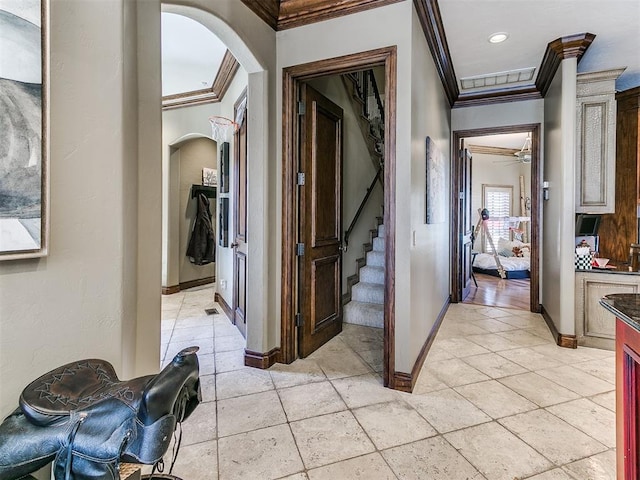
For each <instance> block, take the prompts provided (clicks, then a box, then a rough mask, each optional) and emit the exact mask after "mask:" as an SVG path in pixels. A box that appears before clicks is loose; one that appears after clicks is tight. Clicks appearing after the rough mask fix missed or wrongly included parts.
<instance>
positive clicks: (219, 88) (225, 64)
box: [162, 50, 240, 110]
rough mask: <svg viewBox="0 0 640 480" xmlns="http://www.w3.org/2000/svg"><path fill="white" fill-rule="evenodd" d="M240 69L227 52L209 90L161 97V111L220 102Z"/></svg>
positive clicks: (234, 59)
mask: <svg viewBox="0 0 640 480" xmlns="http://www.w3.org/2000/svg"><path fill="white" fill-rule="evenodd" d="M238 68H240V64H239V63H238V61H237V60H236V58H235V57H234V56H233V54H232V53H231V52H230V51H229V50H227V51H226V52H225V54H224V57H222V62H221V63H220V67H219V68H218V72H217V73H216V78H215V79H214V80H213V83H212V85H211V87H210V88H204V89H201V90H192V91H191V92H183V93H175V94H172V95H165V96H164V97H162V109H163V110H170V109H173V108H179V107H187V106H192V105H200V104H203V103H217V102H220V101H222V99H223V98H224V94H225V93H226V92H227V90H228V89H229V85H231V82H232V81H233V77H234V76H235V74H236V72H237V71H238Z"/></svg>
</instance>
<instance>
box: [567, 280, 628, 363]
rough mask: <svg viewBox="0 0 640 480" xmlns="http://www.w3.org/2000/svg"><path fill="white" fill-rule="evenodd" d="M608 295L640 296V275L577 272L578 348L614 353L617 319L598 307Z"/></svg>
mask: <svg viewBox="0 0 640 480" xmlns="http://www.w3.org/2000/svg"><path fill="white" fill-rule="evenodd" d="M611 293H640V275H632V274H628V273H626V274H625V273H605V272H589V271H587V272H576V295H575V316H576V324H575V328H576V337H577V340H578V345H579V346H581V347H593V348H604V349H607V350H614V349H615V338H616V317H615V315H613V314H612V313H611V312H608V311H607V310H605V309H604V308H602V307H601V306H600V299H601V298H602V297H603V296H604V295H609V294H611Z"/></svg>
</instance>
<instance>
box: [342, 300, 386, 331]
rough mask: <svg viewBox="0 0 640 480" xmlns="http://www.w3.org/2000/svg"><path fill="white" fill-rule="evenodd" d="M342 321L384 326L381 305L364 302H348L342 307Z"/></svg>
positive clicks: (369, 325) (378, 326)
mask: <svg viewBox="0 0 640 480" xmlns="http://www.w3.org/2000/svg"><path fill="white" fill-rule="evenodd" d="M343 320H344V322H345V323H351V324H355V325H365V326H368V327H377V328H383V327H384V310H383V309H382V306H377V305H376V306H372V305H369V304H366V303H360V302H353V301H352V302H349V303H348V304H347V305H345V307H344V319H343Z"/></svg>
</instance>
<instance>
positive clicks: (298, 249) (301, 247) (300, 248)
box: [296, 243, 304, 257]
mask: <svg viewBox="0 0 640 480" xmlns="http://www.w3.org/2000/svg"><path fill="white" fill-rule="evenodd" d="M296 255H297V256H298V257H302V256H304V243H296Z"/></svg>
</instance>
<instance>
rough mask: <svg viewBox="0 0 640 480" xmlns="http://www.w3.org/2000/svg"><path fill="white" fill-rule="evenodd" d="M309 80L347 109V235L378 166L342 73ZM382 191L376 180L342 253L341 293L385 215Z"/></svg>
mask: <svg viewBox="0 0 640 480" xmlns="http://www.w3.org/2000/svg"><path fill="white" fill-rule="evenodd" d="M309 84H310V85H311V86H312V87H313V88H315V89H316V90H318V91H319V92H320V93H322V94H323V95H325V96H326V97H327V98H329V99H330V100H331V101H332V102H334V103H336V104H337V105H339V106H340V107H342V109H343V111H344V120H343V125H344V127H343V135H344V139H343V171H342V182H343V185H342V227H343V228H342V233H343V235H344V232H345V231H346V229H347V228H349V224H350V223H351V221H352V220H353V217H354V216H355V214H356V211H357V210H358V207H359V206H360V202H362V199H363V198H364V196H365V194H366V193H367V188H369V185H370V184H371V181H372V180H373V177H374V176H375V174H376V171H377V170H376V168H375V167H374V165H373V162H372V161H371V156H370V155H369V150H368V149H367V145H366V144H365V141H364V138H363V136H362V132H361V130H360V127H359V125H358V120H357V118H356V114H355V112H354V109H353V107H352V106H351V101H350V99H349V95H348V94H347V91H346V89H345V87H344V85H343V83H342V80H341V79H340V77H339V76H333V77H324V78H318V79H314V80H312V81H310V82H309ZM382 194H383V191H382V186H381V185H380V183H379V182H377V183H376V186H375V188H374V190H373V192H372V193H371V196H370V197H369V200H368V201H367V204H366V205H365V208H364V210H363V211H362V213H361V214H360V218H359V219H358V222H357V223H356V225H355V227H354V229H353V231H352V232H351V235H350V236H349V247H348V249H347V251H346V252H344V253H343V255H342V293H345V292H346V291H347V277H349V276H350V275H353V274H355V273H356V260H357V259H358V258H361V257H364V250H363V248H362V247H363V244H365V243H368V242H369V241H370V240H371V235H370V232H369V231H370V230H371V229H373V228H375V226H376V217H377V216H382V205H383V203H384V198H383V195H382ZM343 239H344V238H343Z"/></svg>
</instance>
